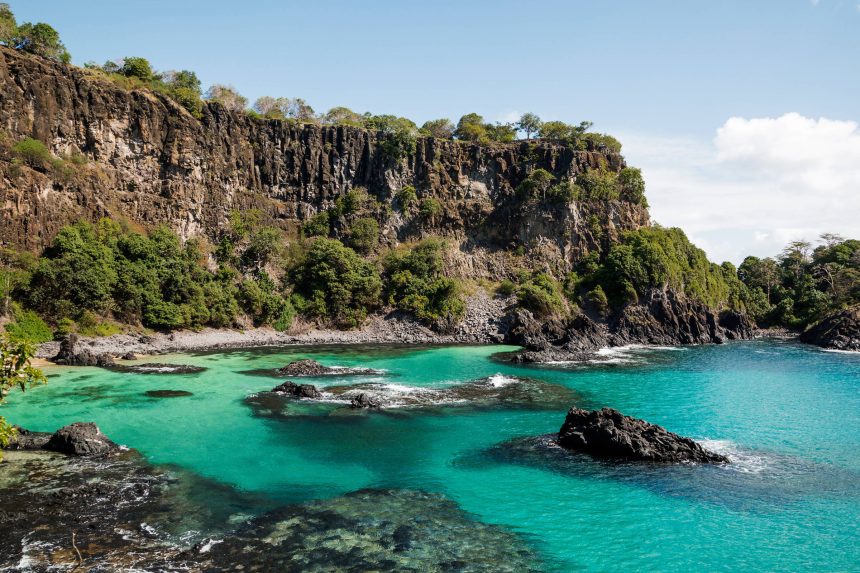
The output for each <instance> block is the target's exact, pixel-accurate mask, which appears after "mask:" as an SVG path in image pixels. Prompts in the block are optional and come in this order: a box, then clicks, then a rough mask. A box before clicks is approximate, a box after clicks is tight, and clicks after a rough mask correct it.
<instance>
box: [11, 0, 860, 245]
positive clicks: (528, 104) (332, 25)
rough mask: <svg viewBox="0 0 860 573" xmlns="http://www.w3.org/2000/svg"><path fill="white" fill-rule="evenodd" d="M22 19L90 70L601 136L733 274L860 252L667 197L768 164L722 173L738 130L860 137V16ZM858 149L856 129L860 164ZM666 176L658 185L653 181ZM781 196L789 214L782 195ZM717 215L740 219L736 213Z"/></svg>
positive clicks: (311, 8) (838, 10) (677, 13)
mask: <svg viewBox="0 0 860 573" xmlns="http://www.w3.org/2000/svg"><path fill="white" fill-rule="evenodd" d="M10 4H11V6H12V9H13V11H14V12H15V13H16V15H17V16H18V19H19V21H26V20H33V21H39V20H42V21H47V22H49V23H50V24H52V25H53V26H54V27H55V28H57V29H58V31H59V32H60V33H61V35H62V38H63V40H64V41H65V43H66V46H67V47H68V48H69V50H70V51H71V53H72V56H73V61H74V62H75V63H77V64H83V63H84V62H86V61H89V60H95V61H97V62H103V61H104V60H106V59H116V58H121V57H123V56H128V55H140V56H144V57H147V58H149V60H150V61H151V62H152V63H153V65H154V66H155V67H156V69H161V70H166V69H192V70H195V71H196V72H197V73H198V75H199V76H200V78H201V80H202V81H203V83H204V86H207V85H209V84H211V83H215V82H219V83H229V84H233V85H234V86H236V87H237V88H238V89H239V91H240V92H241V93H243V94H244V95H246V96H247V97H249V99H251V100H252V101H253V99H254V98H256V97H258V96H261V95H272V96H288V97H303V98H305V99H306V100H307V101H308V102H309V103H311V105H313V106H314V108H315V109H316V110H317V111H325V110H326V109H328V108H329V107H332V106H335V105H346V106H348V107H351V108H353V109H355V110H356V111H361V112H363V111H372V112H375V113H394V114H398V115H403V116H406V117H410V118H412V119H414V120H415V121H416V122H418V123H419V124H420V123H422V122H423V121H424V120H427V119H431V118H436V117H449V118H451V119H453V120H455V121H456V119H457V118H459V116H460V115H462V114H464V113H467V112H472V111H476V112H478V113H481V114H482V115H484V116H485V117H486V118H487V119H489V120H500V119H508V118H512V117H514V116H515V115H517V114H519V113H521V112H524V111H534V112H536V113H538V114H539V115H540V116H541V117H542V118H543V119H561V120H566V121H571V122H579V121H581V120H585V119H587V120H591V121H594V122H595V129H598V130H601V131H608V132H610V133H613V134H616V135H619V136H620V137H621V139H622V142H624V143H625V149H626V154H627V156H628V160H629V161H630V162H631V163H633V164H639V165H642V166H643V169H644V170H645V174H646V181H648V183H649V195H650V196H651V197H652V206H653V212H654V217H655V219H657V220H658V221H659V222H661V223H664V224H669V225H679V226H682V227H683V228H685V229H686V230H687V231H688V233H690V234H691V235H692V236H693V237H694V238H697V239H699V240H700V241H701V242H702V243H703V246H705V248H706V250H708V252H709V253H710V254H712V256H715V257H717V258H721V257H722V258H732V259H734V258H736V257H737V253H739V252H740V250H739V249H740V248H741V247H742V245H746V246H749V243H755V242H756V241H757V239H755V237H759V238H761V237H762V236H764V235H766V234H768V233H770V231H773V233H770V236H771V239H773V240H771V241H767V240H764V241H762V240H758V243H760V244H759V245H758V246H759V247H760V248H761V249H771V250H773V249H775V248H777V244H778V242H779V241H780V240H782V238H783V237H784V236H788V235H790V234H791V232H792V229H794V231H797V232H804V233H809V232H813V233H814V232H817V231H818V230H821V231H823V230H835V231H837V232H842V233H848V234H852V233H853V234H857V235H860V228H858V227H856V226H852V224H851V222H850V221H847V220H846V221H839V220H822V221H821V222H820V223H816V225H812V226H809V228H805V229H800V228H799V225H798V224H796V222H791V221H786V224H784V225H782V226H781V227H779V229H781V231H779V232H777V231H778V230H779V229H777V228H776V227H774V229H770V230H769V229H766V228H764V226H762V229H759V230H753V229H744V233H745V234H744V237H745V239H744V241H746V242H745V243H744V242H743V241H741V239H738V240H737V241H735V242H734V243H733V246H731V248H730V247H728V246H725V245H723V246H719V245H718V244H717V243H718V242H720V241H719V240H718V238H717V233H716V232H715V231H713V230H711V231H706V230H705V229H700V228H698V227H696V224H695V223H693V224H692V226H690V221H689V220H687V219H686V218H685V214H686V212H678V211H679V210H678V209H674V210H673V209H672V208H671V205H669V204H668V203H666V204H664V202H667V201H669V202H670V201H671V200H672V197H671V196H667V194H668V193H669V190H668V189H667V188H666V186H665V183H661V181H666V180H667V178H668V180H669V182H671V181H672V180H673V177H672V175H671V174H667V173H665V171H666V170H667V169H669V168H671V166H672V165H673V164H679V163H680V162H685V163H684V165H677V167H678V168H686V169H687V171H690V170H692V173H691V172H686V173H683V174H679V176H678V177H675V178H674V180H676V181H677V180H681V179H683V178H685V177H692V176H693V175H697V176H699V177H700V178H702V179H703V181H704V182H707V183H712V179H713V177H712V176H711V175H710V174H709V173H708V169H712V170H714V173H716V172H722V171H725V170H726V169H740V168H741V167H743V168H744V169H749V168H750V167H749V165H750V164H751V163H752V164H755V163H756V161H757V158H752V159H750V158H749V157H747V158H740V162H738V158H737V157H735V158H734V159H731V160H730V164H728V165H727V164H725V163H724V161H725V157H723V159H719V156H720V149H718V145H717V143H716V136H717V130H718V129H719V128H721V127H724V126H725V124H726V122H727V121H728V120H729V119H730V118H732V117H739V118H745V119H749V120H752V119H754V118H780V117H783V116H784V115H785V114H788V113H796V114H799V115H800V116H801V117H803V118H809V119H814V120H818V119H819V118H829V119H831V120H839V121H844V122H849V124H850V122H856V121H857V120H860V97H858V95H860V0H850V1H849V0H818V1H817V2H815V1H813V0H743V1H736V0H721V1H719V2H714V1H708V2H704V1H692V0H689V1H682V0H676V1H667V0H647V1H646V0H639V1H633V0H603V1H597V0H592V1H588V2H586V1H566V2H563V1H560V0H545V1H532V2H524V1H519V2H513V1H508V0H494V1H468V0H459V1H454V0H444V1H436V2H431V1H423V2H410V1H399V2H396V1H389V0H386V1H371V0H366V1H363V2H360V1H345V0H335V1H327V2H321V1H316V2H311V1H305V2H288V1H286V2H285V1H280V2H276V1H256V2H255V1H251V0H248V1H246V2H221V1H213V0H209V1H206V2H202V1H198V0H182V1H178V0H173V1H170V2H168V1H164V0H151V1H147V2H142V1H140V2H116V1H111V0H76V1H75V2H74V3H73V7H72V3H70V2H68V0H27V1H26V2H24V1H21V0H17V1H16V0H12V1H11V2H10ZM798 125H799V124H798ZM817 125H818V124H815V125H814V126H813V127H812V128H811V129H813V130H815V129H817ZM771 127H773V126H771ZM779 127H780V126H779V125H776V128H779ZM783 127H784V126H783ZM855 127H856V126H855ZM800 128H801V129H804V128H803V127H802V126H801V127H800ZM807 128H808V126H807ZM765 129H767V126H765ZM837 131H838V130H837ZM815 133H819V132H815ZM758 135H761V134H758ZM855 136H857V137H860V132H857V131H856V130H855V131H851V130H849V132H848V134H847V137H848V146H849V147H852V148H853V145H854V143H855V140H854V137H855ZM802 138H803V137H802V136H801V139H802ZM844 143H845V142H843V144H844ZM655 146H656V149H655ZM660 148H665V151H664V152H662V153H661V149H660ZM723 151H725V150H723ZM723 155H725V154H724V153H723ZM852 158H853V156H852ZM695 161H699V162H700V164H698V165H690V162H695ZM731 161H734V163H731ZM744 166H746V167H744ZM760 167H761V166H759V169H758V171H755V172H754V173H748V174H747V176H744V175H743V174H742V173H741V178H742V179H743V182H742V183H743V184H744V185H746V184H747V183H749V182H750V181H752V180H753V179H756V178H758V179H766V178H767V177H766V173H765V171H762V169H761V168H760ZM660 170H662V172H661V173H658V175H657V176H656V177H655V181H654V182H652V181H650V180H649V178H648V175H649V171H652V172H655V173H657V172H658V171H660ZM682 170H683V169H682ZM800 179H802V177H800ZM852 181H853V180H852ZM849 182H850V181H849ZM655 185H657V186H658V188H656V189H655ZM690 185H693V186H695V185H697V183H696V181H695V180H691V181H690ZM745 189H747V191H745V193H746V192H748V191H749V189H748V188H746V187H745ZM708 190H709V192H710V193H713V192H717V193H719V189H716V190H715V189H714V188H713V186H712V185H711V186H709V187H708ZM677 191H678V190H677V189H675V190H673V191H672V192H673V193H675V192H677ZM802 191H803V190H798V191H797V192H798V193H801V192H802ZM688 192H689V193H695V192H696V190H695V189H690V190H688ZM753 192H754V191H753ZM766 192H767V193H771V194H773V193H777V195H771V196H770V198H771V199H773V200H777V199H778V197H779V195H778V194H779V192H780V191H779V189H774V188H771V189H769V190H764V189H762V193H766ZM858 194H860V193H858ZM842 195H844V193H843V194H842ZM842 195H840V197H841V196H842ZM693 206H694V205H693ZM693 206H691V207H690V208H692V207H693ZM735 207H736V208H737V209H740V208H741V206H740V205H736V206H735ZM709 208H713V207H709ZM798 208H799V207H798ZM858 209H860V204H858ZM688 210H689V209H688ZM837 210H838V211H844V209H837ZM698 215H699V219H702V218H703V217H702V215H703V214H702V213H699V214H698ZM714 215H715V216H717V217H724V218H726V219H727V220H728V219H730V218H731V217H732V212H726V213H720V212H718V213H715V214H714ZM667 219H668V220H667ZM813 227H814V228H813ZM754 233H757V234H754ZM777 235H779V238H778V239H777ZM810 238H811V237H810ZM723 241H724V240H723ZM752 246H753V247H754V246H755V245H752ZM747 250H749V249H747ZM753 250H755V249H753ZM763 254H767V252H764V251H763Z"/></svg>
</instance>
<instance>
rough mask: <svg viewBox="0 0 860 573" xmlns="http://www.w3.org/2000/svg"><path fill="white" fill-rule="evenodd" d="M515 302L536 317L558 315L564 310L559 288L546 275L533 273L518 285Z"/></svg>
mask: <svg viewBox="0 0 860 573" xmlns="http://www.w3.org/2000/svg"><path fill="white" fill-rule="evenodd" d="M517 302H518V304H519V305H520V306H521V307H523V308H525V309H528V310H530V311H531V312H532V313H534V314H535V315H536V316H538V317H548V316H554V315H559V314H562V313H563V312H564V310H565V303H564V297H563V296H562V291H561V287H560V286H559V284H558V283H557V282H556V281H555V280H554V279H553V278H552V277H551V276H549V275H548V274H546V273H535V274H534V275H532V276H531V277H529V278H527V279H526V280H525V281H524V282H523V283H522V284H520V286H519V287H518V288H517Z"/></svg>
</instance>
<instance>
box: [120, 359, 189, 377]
mask: <svg viewBox="0 0 860 573" xmlns="http://www.w3.org/2000/svg"><path fill="white" fill-rule="evenodd" d="M114 370H117V371H119V372H132V373H135V374H197V373H199V372H205V371H206V368H204V367H202V366H192V365H190V364H160V363H158V362H151V363H150V362H148V363H146V364H136V365H134V366H121V365H117V366H116V367H115V368H114Z"/></svg>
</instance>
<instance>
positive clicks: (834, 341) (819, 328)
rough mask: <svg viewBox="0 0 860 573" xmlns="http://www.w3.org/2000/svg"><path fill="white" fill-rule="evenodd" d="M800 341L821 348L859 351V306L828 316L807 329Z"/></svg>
mask: <svg viewBox="0 0 860 573" xmlns="http://www.w3.org/2000/svg"><path fill="white" fill-rule="evenodd" d="M800 340H801V342H806V343H807V344H815V345H816V346H821V347H822V348H832V349H834V350H853V351H860V305H858V306H854V307H852V308H848V309H845V310H843V311H841V312H837V313H836V314H833V315H831V316H828V317H827V318H825V319H824V320H822V321H821V322H819V323H818V324H816V325H813V326H811V327H810V328H808V329H807V330H806V331H805V332H804V333H803V334H801V335H800Z"/></svg>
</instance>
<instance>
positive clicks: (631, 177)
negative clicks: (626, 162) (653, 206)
mask: <svg viewBox="0 0 860 573" xmlns="http://www.w3.org/2000/svg"><path fill="white" fill-rule="evenodd" d="M618 187H619V198H620V199H621V200H622V201H628V202H630V203H635V204H637V205H642V206H643V207H647V206H648V201H647V200H646V199H645V180H644V179H643V178H642V170H641V169H636V168H634V167H625V168H624V169H622V170H621V172H620V173H619V174H618Z"/></svg>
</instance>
